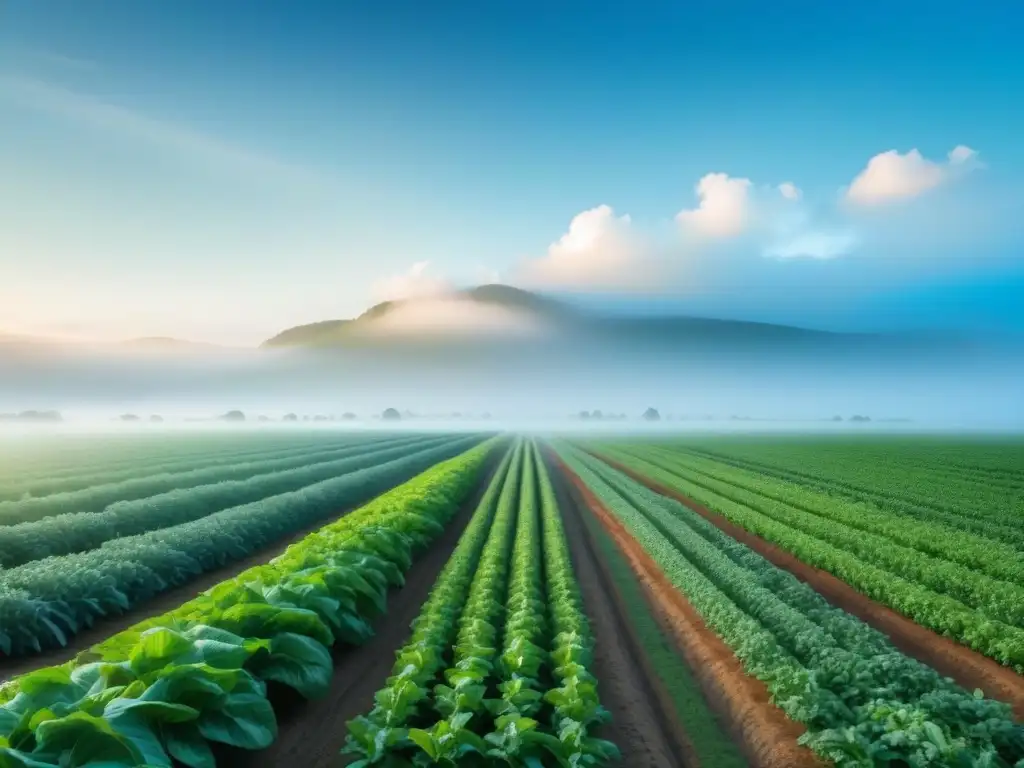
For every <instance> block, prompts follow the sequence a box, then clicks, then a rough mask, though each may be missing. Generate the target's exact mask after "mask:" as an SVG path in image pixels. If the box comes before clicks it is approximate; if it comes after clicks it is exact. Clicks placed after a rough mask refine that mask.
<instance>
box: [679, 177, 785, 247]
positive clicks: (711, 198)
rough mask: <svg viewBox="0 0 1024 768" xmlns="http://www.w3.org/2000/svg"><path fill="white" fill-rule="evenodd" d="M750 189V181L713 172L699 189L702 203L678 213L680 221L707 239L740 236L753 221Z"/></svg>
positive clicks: (698, 183) (700, 183) (699, 185)
mask: <svg viewBox="0 0 1024 768" xmlns="http://www.w3.org/2000/svg"><path fill="white" fill-rule="evenodd" d="M750 187H751V183H750V179H737V178H732V177H730V176H729V175H728V174H725V173H709V174H707V175H706V176H704V177H703V178H702V179H701V180H700V181H699V182H697V186H696V188H695V191H696V193H697V197H698V198H699V199H700V204H699V205H698V206H697V207H696V208H694V209H692V210H683V211H680V212H679V213H677V214H676V221H677V222H679V224H680V225H681V226H682V227H683V228H684V229H685V230H687V231H689V232H693V233H695V234H698V235H702V236H705V237H732V236H734V235H738V234H739V233H740V232H742V231H743V230H744V229H745V228H746V226H747V224H748V221H749V219H750ZM794 189H795V188H794Z"/></svg>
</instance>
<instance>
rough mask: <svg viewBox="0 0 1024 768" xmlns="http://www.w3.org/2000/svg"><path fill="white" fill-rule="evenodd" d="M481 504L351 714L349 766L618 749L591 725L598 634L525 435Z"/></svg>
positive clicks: (590, 761)
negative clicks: (384, 676) (387, 670)
mask: <svg viewBox="0 0 1024 768" xmlns="http://www.w3.org/2000/svg"><path fill="white" fill-rule="evenodd" d="M517 496H518V504H517V502H516V498H517ZM485 501H488V500H487V499H485ZM489 501H490V505H491V506H490V507H485V506H484V504H481V508H480V509H478V510H477V513H476V515H475V516H474V519H473V521H472V522H471V523H470V526H469V527H468V528H467V530H466V533H465V534H464V535H463V538H462V540H461V541H460V542H459V546H458V548H457V549H456V552H455V554H454V555H453V557H452V560H451V561H450V562H449V564H448V566H446V568H445V571H444V572H442V574H441V576H440V577H439V578H438V581H437V583H436V584H435V586H434V590H433V592H432V593H431V597H430V599H429V600H428V602H427V604H426V605H425V606H424V609H423V612H422V613H421V614H420V617H419V618H418V619H417V620H416V623H415V624H414V627H413V636H412V638H411V640H410V642H409V643H408V644H406V646H405V647H404V648H402V649H401V650H400V651H399V652H398V654H397V659H396V663H395V667H394V674H393V675H392V677H391V678H389V680H388V682H387V685H386V686H385V687H384V688H383V689H381V691H379V692H378V693H377V696H376V705H375V706H374V708H373V710H371V711H370V712H369V713H368V714H367V715H365V716H362V717H359V718H356V719H355V720H353V721H351V722H350V723H349V724H348V739H347V743H346V747H345V749H344V751H345V752H347V753H349V754H354V755H357V756H358V757H359V758H360V759H359V760H357V761H356V762H355V763H353V765H354V766H358V767H359V768H364V767H365V766H371V765H380V766H399V765H403V766H409V765H414V766H430V765H440V766H460V767H462V768H465V767H468V766H486V765H494V764H496V763H499V764H504V765H509V766H522V767H523V768H536V767H537V766H541V765H555V764H557V765H560V766H566V767H567V768H568V767H571V766H587V765H594V766H597V765H603V764H606V763H608V762H609V761H611V760H612V759H614V758H615V757H617V756H618V750H617V749H616V747H615V746H614V745H612V744H610V743H608V742H606V741H601V740H600V739H596V738H594V737H593V736H591V735H590V734H589V732H588V730H589V729H590V728H591V727H593V726H594V725H596V724H598V723H600V722H603V721H604V720H605V719H606V718H607V712H606V711H605V710H604V709H603V708H602V707H601V706H600V703H599V702H598V699H597V687H596V681H595V680H594V678H593V676H592V675H591V674H590V673H589V671H588V669H587V665H589V664H590V662H591V654H592V647H593V639H592V637H591V636H590V634H589V627H588V625H587V621H586V617H585V614H584V612H583V607H582V600H581V599H580V596H579V590H578V586H577V585H576V582H575V578H574V576H573V573H572V566H571V563H570V560H569V554H568V548H567V546H566V542H565V537H564V530H563V528H562V526H561V519H560V516H559V511H558V508H557V505H556V504H555V500H554V493H553V490H552V487H551V483H550V479H549V478H548V476H547V474H546V472H545V471H544V468H543V465H542V463H541V462H540V461H539V455H538V451H537V448H536V445H535V444H533V443H532V442H531V443H522V442H521V443H520V444H519V446H518V447H517V448H516V450H515V452H514V457H513V459H512V461H511V464H510V466H509V467H508V473H507V475H506V477H505V479H504V482H503V485H502V490H501V493H500V496H498V497H497V500H496V503H495V500H494V499H491V500H489ZM464 555H466V556H467V559H464V558H463V556H464ZM555 627H557V628H558V634H556V635H554V636H553V631H554V628H555ZM449 653H450V655H449Z"/></svg>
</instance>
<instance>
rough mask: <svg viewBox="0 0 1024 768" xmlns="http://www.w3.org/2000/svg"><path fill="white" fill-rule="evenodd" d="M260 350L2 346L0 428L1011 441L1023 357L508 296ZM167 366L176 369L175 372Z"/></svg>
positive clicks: (428, 304) (457, 301) (293, 333)
mask: <svg viewBox="0 0 1024 768" xmlns="http://www.w3.org/2000/svg"><path fill="white" fill-rule="evenodd" d="M262 347H263V348H261V349H251V350H239V349H231V348H219V347H215V346H212V345H199V344H191V343H189V342H180V341H177V340H168V339H142V340H133V341H131V342H126V343H122V344H108V345H105V346H82V345H79V346H74V345H70V344H66V343H65V344H53V343H51V342H48V341H45V340H31V339H29V340H26V339H17V340H12V339H10V338H8V342H7V343H5V342H4V339H3V337H0V412H19V411H23V410H29V409H53V410H60V411H62V412H65V413H74V412H79V411H85V410H87V409H88V410H90V411H98V410H99V411H103V412H104V413H110V414H116V413H124V412H137V413H142V412H150V413H151V412H158V411H159V412H161V413H165V414H172V415H173V414H175V413H178V414H182V413H184V414H191V415H195V414H197V413H198V414H209V413H223V412H224V411H226V410H232V409H239V410H243V411H245V412H247V413H248V412H250V411H251V412H255V413H268V412H274V413H281V414H283V413H288V412H310V413H311V412H321V413H341V412H345V411H354V412H358V413H380V412H381V411H383V410H384V409H385V408H389V407H394V408H397V409H398V410H399V411H404V410H407V409H408V410H412V411H415V412H448V413H450V412H454V411H459V412H462V413H465V412H468V411H473V412H483V411H488V412H491V413H494V414H496V417H497V418H509V417H510V416H509V414H512V415H513V417H514V415H515V414H520V415H521V416H522V417H523V418H530V417H537V416H542V415H545V414H547V415H550V414H555V415H556V416H557V415H558V414H562V415H564V414H566V413H578V412H579V411H580V409H581V408H585V407H588V406H590V404H593V403H601V404H602V406H603V407H606V408H608V409H612V410H614V411H616V412H624V413H633V414H640V413H642V412H643V411H644V409H645V408H647V407H652V406H653V407H656V408H658V409H659V410H660V411H661V412H663V413H718V414H730V413H744V414H751V415H754V416H758V417H767V418H782V419H785V418H811V419H815V418H818V419H820V418H826V417H831V416H832V415H833V414H835V413H844V414H851V413H868V414H871V415H872V417H873V418H875V417H877V418H884V417H887V416H888V417H894V416H901V417H904V416H905V417H910V418H914V419H917V420H919V421H921V422H929V421H936V422H941V423H947V424H954V423H955V424H964V425H976V424H986V425H995V426H1004V425H1007V424H1008V421H1007V420H1008V419H1010V420H1011V421H1012V420H1013V419H1012V418H1011V417H1010V414H1017V413H1020V414H1021V416H1014V417H1013V418H1015V419H1016V421H1015V422H1014V423H1015V424H1021V423H1024V411H1021V410H1020V409H1019V407H1018V406H1019V394H1018V390H1019V381H1020V379H1021V377H1022V376H1024V355H1021V354H1020V349H1019V348H1018V347H1014V348H1013V349H1009V348H1008V349H1006V350H1000V349H997V348H995V347H993V346H992V345H991V344H989V343H987V342H986V343H985V344H978V343H968V342H964V341H962V340H959V339H955V338H954V337H953V336H951V335H948V334H942V335H933V336H930V337H911V336H898V335H871V334H842V333H827V332H822V331H813V330H806V329H801V328H794V327H790V326H784V325H772V324H767V323H752V322H739V321H732V320H713V319H703V318H695V317H685V316H678V315H666V316H662V317H650V316H648V317H637V316H626V315H621V314H620V315H614V314H611V313H601V312H597V311H593V310H588V309H583V308H578V307H577V306H575V305H574V304H571V303H569V302H568V301H565V302H563V301H557V300H553V299H550V298H546V297H543V296H538V295H536V294H533V293H530V292H527V291H522V290H518V289H515V288H510V287H507V286H495V285H485V286H480V287H478V288H474V289H470V290H465V291H459V292H453V293H450V294H446V295H443V296H431V297H427V298H418V299H411V300H406V301H391V302H385V303H382V304H378V305H376V306H374V307H372V308H370V309H369V310H367V311H366V312H364V313H363V314H361V315H360V316H359V317H356V318H353V319H350V320H332V321H326V322H323V323H314V324H311V325H304V326H299V327H296V328H290V329H288V330H286V331H283V332H282V333H280V334H278V335H277V336H275V337H274V338H272V339H269V340H268V341H266V342H265V343H264V344H263V345H262ZM179 352H183V353H182V354H179Z"/></svg>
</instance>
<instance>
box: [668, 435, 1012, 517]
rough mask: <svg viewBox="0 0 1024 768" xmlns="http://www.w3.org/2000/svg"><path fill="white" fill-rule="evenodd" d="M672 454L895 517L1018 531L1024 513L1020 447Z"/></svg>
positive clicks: (719, 446)
mask: <svg viewBox="0 0 1024 768" xmlns="http://www.w3.org/2000/svg"><path fill="white" fill-rule="evenodd" d="M672 447H673V448H674V449H678V450H685V451H688V452H694V453H703V454H704V455H706V456H708V457H711V458H716V459H719V460H722V461H728V462H731V463H736V464H738V465H740V466H744V467H747V468H749V469H754V470H757V471H761V472H764V473H766V474H776V473H778V474H779V475H780V476H783V477H788V478H790V479H794V480H803V481H810V482H813V483H817V484H821V485H823V486H825V487H826V488H827V489H828V490H829V491H831V492H836V493H839V494H843V493H845V494H853V495H863V496H864V497H866V498H869V499H870V500H872V501H875V502H877V503H882V504H890V505H893V506H894V507H895V508H897V509H900V508H902V509H906V510H931V511H936V512H944V513H946V514H947V515H952V516H954V517H961V516H966V517H970V518H972V519H980V520H983V521H985V522H991V523H997V524H1007V523H1008V524H1009V525H1011V526H1014V525H1016V527H1017V528H1018V529H1019V515H1020V514H1021V513H1022V512H1024V495H1022V491H1024V450H1022V448H1021V445H1020V443H1019V442H1014V441H1002V442H995V443H980V444H979V443H970V442H965V441H964V440H958V441H955V442H947V441H943V440H941V439H930V440H927V441H925V440H921V439H917V440H911V439H903V440H901V439H899V438H891V439H886V440H884V441H882V442H873V441H870V440H868V439H860V440H850V439H846V440H835V439H833V440H808V439H803V440H797V439H793V440H779V439H777V438H776V439H762V440H756V439H746V440H723V439H718V440H711V439H705V440H687V441H686V443H685V444H682V443H677V444H676V445H673V446H672Z"/></svg>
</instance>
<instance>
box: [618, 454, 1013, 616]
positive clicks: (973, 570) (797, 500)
mask: <svg viewBox="0 0 1024 768" xmlns="http://www.w3.org/2000/svg"><path fill="white" fill-rule="evenodd" d="M612 450H614V449H612ZM621 451H622V452H623V453H626V454H629V455H631V456H634V457H636V458H638V459H641V460H643V461H646V462H648V463H649V464H653V465H655V466H658V467H660V468H662V469H664V470H667V471H669V472H671V473H672V474H674V475H676V476H678V477H679V478H681V479H685V480H687V481H688V482H692V483H695V484H697V485H700V486H702V487H704V488H706V489H707V490H709V491H713V492H715V493H717V494H719V495H721V496H723V497H725V498H729V499H731V500H733V501H736V502H738V503H743V504H747V505H750V506H752V507H753V508H755V509H758V510H761V511H764V512H766V513H767V514H772V510H774V509H776V507H775V506H774V505H772V506H771V509H769V508H768V506H767V500H770V501H773V502H778V503H779V505H781V506H779V507H778V508H779V509H785V508H791V510H793V515H792V516H793V518H794V519H795V521H796V522H794V525H795V526H796V527H800V528H802V529H803V530H807V531H808V532H811V530H810V529H811V528H814V527H815V522H814V521H813V520H811V519H810V518H806V517H805V516H804V515H801V514H800V513H801V512H802V513H807V514H810V515H814V516H817V517H818V518H819V519H822V520H827V521H831V522H830V523H829V526H830V528H833V533H832V538H831V539H830V541H831V542H832V543H836V544H838V543H839V540H840V539H842V540H843V541H844V542H845V543H849V544H850V545H851V546H852V547H853V548H852V549H851V551H854V552H856V553H857V554H858V555H860V556H861V557H862V558H863V559H864V560H866V561H869V562H876V563H877V564H879V565H881V566H882V567H885V568H887V569H889V570H892V571H893V572H895V573H899V574H900V575H901V576H903V577H905V578H908V579H911V580H916V581H918V582H919V583H921V584H924V585H926V586H928V587H931V588H932V589H935V590H936V591H940V592H945V593H947V594H950V595H951V596H953V597H955V598H957V599H958V600H961V601H963V602H964V603H967V604H968V605H972V606H974V607H976V608H978V609H979V610H981V611H982V612H983V613H987V614H988V615H990V616H991V618H994V619H998V620H1001V621H1005V622H1008V623H1010V624H1014V625H1016V626H1021V625H1022V621H1024V586H1018V585H1024V553H1021V552H1018V551H1016V550H1015V549H1014V548H1013V547H1009V546H1005V545H1001V544H1000V543H999V542H994V541H991V540H986V539H984V538H983V537H980V536H975V535H972V534H970V533H966V532H964V531H959V530H956V529H954V528H949V527H946V526H941V525H936V524H931V525H929V524H927V523H922V522H920V521H917V520H913V519H907V518H905V517H899V516H893V515H889V514H886V513H884V512H882V511H881V510H878V509H876V508H873V507H870V506H867V505H865V504H857V503H854V502H850V501H847V500H845V499H836V498H832V497H830V496H826V495H822V494H819V493H815V492H813V491H811V490H809V489H807V488H803V487H801V486H800V485H798V484H793V483H787V482H784V481H779V480H777V479H775V478H772V477H766V476H764V475H759V474H757V473H753V472H747V471H744V470H740V469H736V468H734V467H729V466H726V465H723V464H721V463H717V462H714V461H709V460H707V459H702V458H699V457H693V456H688V455H685V454H683V455H680V454H677V453H673V452H670V451H661V450H659V449H657V448H648V447H647V446H633V445H623V446H621ZM802 520H807V521H810V523H811V525H810V526H808V527H805V526H803V525H801V524H800V521H802ZM944 561H946V562H944Z"/></svg>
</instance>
